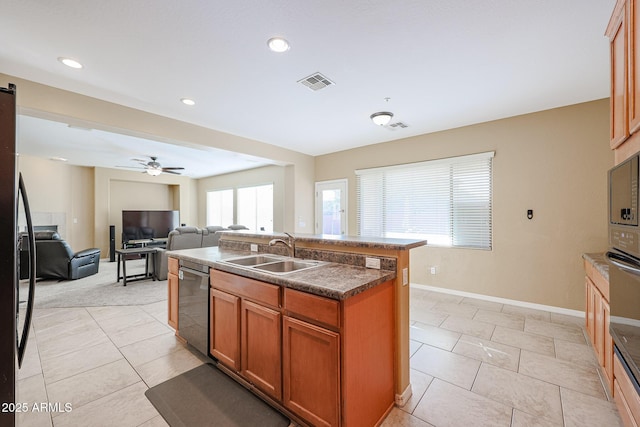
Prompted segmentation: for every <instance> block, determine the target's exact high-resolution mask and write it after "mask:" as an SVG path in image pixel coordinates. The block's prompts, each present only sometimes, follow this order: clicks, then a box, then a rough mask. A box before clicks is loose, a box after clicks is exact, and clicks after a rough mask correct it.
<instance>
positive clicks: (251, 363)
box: [240, 300, 282, 400]
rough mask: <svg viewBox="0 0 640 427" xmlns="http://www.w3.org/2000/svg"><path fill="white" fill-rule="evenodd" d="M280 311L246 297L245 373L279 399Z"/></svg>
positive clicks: (280, 386)
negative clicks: (248, 299)
mask: <svg viewBox="0 0 640 427" xmlns="http://www.w3.org/2000/svg"><path fill="white" fill-rule="evenodd" d="M280 319H281V314H280V312H279V311H276V310H272V309H270V308H267V307H264V306H262V305H260V304H256V303H254V302H251V301H247V300H242V321H241V325H242V331H241V334H242V338H241V344H240V347H241V349H242V364H241V366H242V371H241V373H242V376H243V377H245V378H246V379H247V380H249V382H251V383H252V384H255V385H256V387H258V388H259V389H261V390H262V391H264V392H265V393H267V394H268V395H269V396H272V397H274V398H276V399H278V400H279V399H280V398H281V397H282V366H281V359H282V357H281V355H282V353H281V348H282V345H281V340H280V336H281V335H280Z"/></svg>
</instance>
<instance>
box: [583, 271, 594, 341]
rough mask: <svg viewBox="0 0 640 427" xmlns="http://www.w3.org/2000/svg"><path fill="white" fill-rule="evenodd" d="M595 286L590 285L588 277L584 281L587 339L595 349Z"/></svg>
mask: <svg viewBox="0 0 640 427" xmlns="http://www.w3.org/2000/svg"><path fill="white" fill-rule="evenodd" d="M595 290H596V289H595V285H594V284H593V283H591V279H589V278H588V277H587V278H586V279H585V294H586V296H587V302H586V308H585V313H586V316H587V333H588V334H589V339H590V340H591V344H593V346H594V347H595V344H596V339H595V315H596V312H595V307H594V304H595V300H594V297H595V294H594V292H595Z"/></svg>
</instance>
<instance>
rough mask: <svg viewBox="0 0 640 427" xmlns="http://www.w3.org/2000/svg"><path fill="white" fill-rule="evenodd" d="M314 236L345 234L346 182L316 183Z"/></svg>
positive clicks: (341, 180) (344, 180)
mask: <svg viewBox="0 0 640 427" xmlns="http://www.w3.org/2000/svg"><path fill="white" fill-rule="evenodd" d="M315 223H316V225H315V232H316V234H329V235H346V234H347V180H346V179H339V180H335V181H323V182H316V221H315Z"/></svg>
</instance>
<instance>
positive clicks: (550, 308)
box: [410, 283, 585, 317]
mask: <svg viewBox="0 0 640 427" xmlns="http://www.w3.org/2000/svg"><path fill="white" fill-rule="evenodd" d="M410 286H411V287H412V288H416V289H424V290H427V291H435V292H441V293H445V294H451V295H457V296H462V297H469V298H475V299H480V300H484V301H491V302H497V303H501V304H510V305H515V306H518V307H525V308H533V309H535V310H543V311H549V312H551V313H558V314H564V315H567V316H574V317H584V316H585V313H584V311H580V310H571V309H569V308H562V307H555V306H553V305H544V304H535V303H532V302H525V301H518V300H512V299H507V298H499V297H492V296H488V295H482V294H474V293H473V292H464V291H457V290H454V289H446V288H438V287H436V286H429V285H420V284H418V283H411V284H410Z"/></svg>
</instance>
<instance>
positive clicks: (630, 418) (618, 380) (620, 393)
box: [613, 356, 640, 427]
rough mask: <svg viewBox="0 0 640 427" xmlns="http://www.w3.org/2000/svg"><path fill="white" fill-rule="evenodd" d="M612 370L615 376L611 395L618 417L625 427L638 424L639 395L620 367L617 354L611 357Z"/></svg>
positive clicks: (639, 417)
mask: <svg viewBox="0 0 640 427" xmlns="http://www.w3.org/2000/svg"><path fill="white" fill-rule="evenodd" d="M613 372H614V376H615V381H614V385H613V387H614V390H613V395H614V397H615V401H616V406H617V407H618V412H619V413H620V418H622V422H623V424H624V425H625V426H626V427H630V426H634V427H635V426H638V425H639V422H640V396H638V392H637V391H636V389H635V388H634V386H633V384H632V383H631V380H630V379H629V377H628V376H627V373H626V371H625V370H624V368H623V367H622V363H620V360H619V359H618V356H615V357H614V359H613Z"/></svg>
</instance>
